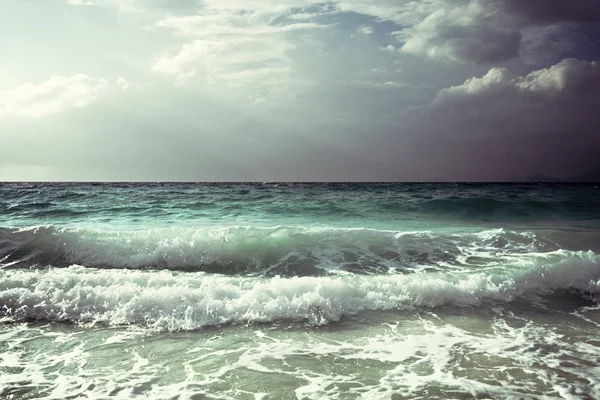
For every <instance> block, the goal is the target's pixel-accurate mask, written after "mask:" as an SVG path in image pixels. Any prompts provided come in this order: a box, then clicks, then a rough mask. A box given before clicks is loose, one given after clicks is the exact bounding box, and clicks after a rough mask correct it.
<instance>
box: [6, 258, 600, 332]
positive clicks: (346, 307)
mask: <svg viewBox="0 0 600 400" xmlns="http://www.w3.org/2000/svg"><path fill="white" fill-rule="evenodd" d="M599 262H600V258H599V257H598V255H596V254H594V253H592V252H568V251H563V250H561V251H557V252H553V253H548V254H547V255H546V256H545V258H544V259H543V260H538V261H536V262H535V263H529V262H525V263H522V264H520V265H514V266H513V267H504V268H503V269H496V270H488V271H472V272H471V273H465V272H453V271H448V272H436V273H418V274H405V275H400V274H396V275H356V274H348V273H341V274H337V275H331V276H321V277H317V276H311V277H293V278H283V277H274V278H262V277H248V276H246V277H242V276H236V277H230V276H224V275H218V274H206V273H193V274H189V273H180V272H173V271H152V272H150V271H140V270H102V269H91V268H84V267H81V266H71V267H69V268H60V269H57V268H51V269H45V270H11V271H6V270H4V271H0V274H1V279H0V305H2V308H1V311H0V316H2V317H4V318H5V319H8V320H16V321H23V320H48V321H66V322H72V323H78V324H95V323H101V324H109V325H142V326H145V327H150V328H155V329H159V330H191V329H198V328H202V327H206V326H218V325H222V324H239V323H253V322H272V321H278V320H290V321H307V322H309V323H311V324H314V325H323V324H327V323H328V322H331V321H339V320H340V319H341V318H343V317H344V316H351V315H355V314H358V313H360V312H363V311H367V310H405V309H414V308H422V307H425V308H430V307H440V306H446V305H455V306H479V305H481V304H486V303H497V302H511V301H514V300H516V299H518V298H522V297H528V298H531V297H532V296H534V297H535V296H541V295H549V294H552V293H553V292H554V291H558V290H569V291H576V292H577V293H579V294H580V295H582V296H585V297H586V298H587V299H590V300H597V299H598V295H600V268H599V267H600V264H599Z"/></svg>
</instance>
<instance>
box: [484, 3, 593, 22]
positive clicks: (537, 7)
mask: <svg viewBox="0 0 600 400" xmlns="http://www.w3.org/2000/svg"><path fill="white" fill-rule="evenodd" d="M490 2H491V4H492V5H497V6H499V7H503V8H505V9H506V10H507V12H509V13H510V14H512V15H515V16H518V17H520V18H521V19H522V22H521V24H522V25H529V24H540V25H547V24H554V23H559V22H581V23H598V22H600V1H599V0H568V1H565V0H527V1H523V0H500V1H499V0H490Z"/></svg>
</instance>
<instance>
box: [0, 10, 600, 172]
mask: <svg viewBox="0 0 600 400" xmlns="http://www.w3.org/2000/svg"><path fill="white" fill-rule="evenodd" d="M597 60H600V0H413V1H404V0H347V1H346V0H342V1H332V2H311V1H309V0H277V1H276V0H45V1H34V0H3V1H0V143H1V145H0V148H1V158H0V180H155V181H157V180H171V181H172V180H192V181H209V180H210V181H215V180H216V181H227V180H235V181H240V180H253V181H267V180H270V181H290V180H295V181H306V180H308V181H324V180H333V181H339V180H343V181H360V180H375V181H425V180H512V179H520V178H523V177H526V176H529V175H532V174H534V173H536V172H542V173H545V174H550V175H555V176H559V177H567V176H570V175H575V174H579V173H581V172H583V171H585V170H588V169H591V168H595V167H598V166H600V62H599V61H597Z"/></svg>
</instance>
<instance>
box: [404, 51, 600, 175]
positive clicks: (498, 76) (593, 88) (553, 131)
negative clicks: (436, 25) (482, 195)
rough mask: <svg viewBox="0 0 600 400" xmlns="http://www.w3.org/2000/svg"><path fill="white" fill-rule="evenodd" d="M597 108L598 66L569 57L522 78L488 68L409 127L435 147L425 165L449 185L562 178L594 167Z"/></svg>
mask: <svg viewBox="0 0 600 400" xmlns="http://www.w3.org/2000/svg"><path fill="white" fill-rule="evenodd" d="M599 109H600V63H599V62H587V61H580V60H574V59H567V60H563V61H562V62H560V63H558V64H557V65H555V66H552V67H550V68H545V69H541V70H537V71H533V72H532V73H530V74H528V75H527V76H514V75H512V74H511V73H510V72H509V71H508V70H506V69H504V68H494V69H492V70H490V71H489V72H488V74H486V75H485V76H484V77H482V78H473V79H470V80H468V81H466V82H465V83H464V84H463V85H459V86H455V87H452V88H448V89H444V90H441V91H440V92H439V93H438V95H437V97H436V99H435V100H434V101H433V102H432V104H431V105H429V106H426V107H422V108H420V109H419V110H418V111H417V112H415V114H414V116H415V118H416V119H418V120H419V125H418V126H416V127H415V128H413V129H414V130H415V132H418V133H416V134H418V135H420V136H421V141H422V142H423V143H433V142H437V146H435V147H433V148H431V149H430V150H429V154H430V159H435V160H437V163H438V168H440V169H441V168H443V169H445V170H446V171H447V172H448V174H454V178H455V179H467V180H470V179H475V180H479V179H485V177H488V179H490V177H492V178H491V179H499V180H502V179H508V178H509V177H514V176H515V175H518V174H519V173H521V174H525V175H527V173H529V174H533V173H535V172H537V171H539V170H543V171H544V172H549V173H556V174H558V175H563V176H566V175H569V174H576V173H577V172H578V171H582V170H585V169H589V168H592V167H594V166H595V165H597V164H598V157H597V154H598V151H599V150H600V137H599V135H598V128H597V127H598V126H600V113H598V112H597V110H599ZM423 121H427V123H426V124H424V123H423ZM523 171H526V172H523ZM494 177H496V178H494ZM521 177H522V176H521Z"/></svg>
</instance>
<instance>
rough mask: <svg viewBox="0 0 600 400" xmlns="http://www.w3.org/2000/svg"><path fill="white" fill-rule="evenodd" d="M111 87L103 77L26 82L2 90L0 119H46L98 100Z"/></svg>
mask: <svg viewBox="0 0 600 400" xmlns="http://www.w3.org/2000/svg"><path fill="white" fill-rule="evenodd" d="M107 87H108V81H107V80H106V79H104V78H99V79H98V78H92V77H90V76H88V75H83V74H77V75H73V76H70V77H63V76H53V77H51V78H50V79H48V80H47V81H45V82H42V83H39V84H35V83H26V84H24V85H21V86H17V87H14V88H12V89H8V90H0V117H12V116H14V117H34V118H39V117H44V116H46V115H50V114H57V113H61V112H63V111H65V110H67V109H70V108H82V107H85V106H87V105H88V104H90V103H92V102H94V101H96V100H98V98H99V96H100V95H101V94H102V92H104V91H105V90H106V89H107Z"/></svg>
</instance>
